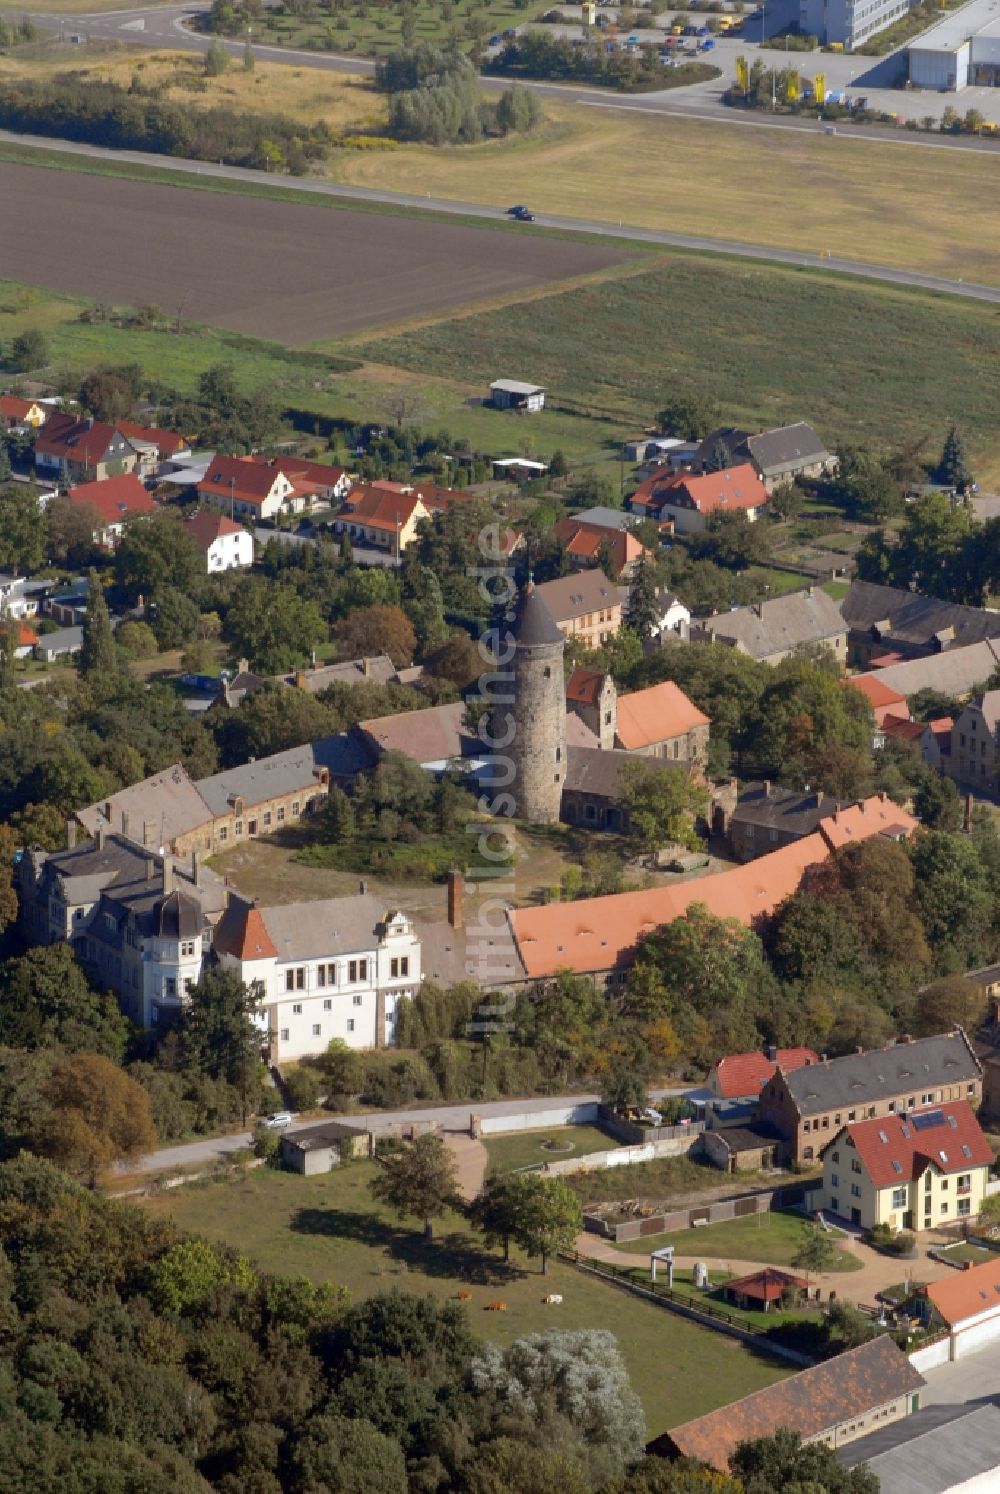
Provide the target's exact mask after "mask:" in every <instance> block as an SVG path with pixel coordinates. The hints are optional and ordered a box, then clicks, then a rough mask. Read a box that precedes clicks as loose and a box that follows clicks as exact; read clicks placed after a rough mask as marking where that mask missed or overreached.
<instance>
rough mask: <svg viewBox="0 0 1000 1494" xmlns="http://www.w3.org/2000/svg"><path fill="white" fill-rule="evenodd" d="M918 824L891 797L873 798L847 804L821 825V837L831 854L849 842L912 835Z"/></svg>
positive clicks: (884, 795) (880, 795)
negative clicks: (873, 837) (874, 836)
mask: <svg viewBox="0 0 1000 1494" xmlns="http://www.w3.org/2000/svg"><path fill="white" fill-rule="evenodd" d="M919 823H920V821H919V820H915V819H914V818H913V816H912V815H911V814H907V813H906V810H905V809H900V807H899V805H898V804H894V803H893V801H892V800H891V799H890V798H889V796H888V794H873V795H872V797H871V798H870V799H862V800H861V802H860V803H859V804H848V805H846V806H845V807H844V808H843V809H837V810H834V812H833V814H831V815H830V816H829V817H828V818H827V819H825V820H821V821H820V825H819V833H820V834H821V835H822V837H823V839H824V840H825V841H826V843H827V845H828V846H829V847H830V849H831V851H836V850H837V849H838V848H839V847H840V846H846V845H847V844H848V842H849V841H852V840H869V839H870V838H871V837H872V836H873V835H888V834H896V833H897V832H901V833H905V834H907V835H912V834H913V832H914V830H916V828H917V826H918V825H919Z"/></svg>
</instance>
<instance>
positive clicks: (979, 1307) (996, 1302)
mask: <svg viewBox="0 0 1000 1494" xmlns="http://www.w3.org/2000/svg"><path fill="white" fill-rule="evenodd" d="M902 1310H903V1311H904V1312H905V1313H906V1315H907V1316H908V1317H913V1318H917V1319H918V1321H919V1322H920V1323H921V1324H922V1325H923V1327H924V1328H925V1329H926V1330H927V1331H928V1332H930V1333H934V1332H936V1331H938V1330H940V1329H941V1328H946V1329H947V1330H948V1339H947V1343H946V1344H945V1345H944V1346H943V1353H942V1356H941V1357H942V1360H943V1361H954V1360H956V1359H964V1358H965V1356H966V1354H974V1353H975V1352H976V1350H977V1349H984V1348H985V1347H986V1346H987V1344H994V1343H996V1341H997V1339H998V1338H1000V1257H998V1258H996V1259H994V1260H992V1261H990V1260H987V1261H983V1262H982V1264H981V1265H978V1266H974V1265H973V1266H967V1267H966V1268H965V1269H964V1270H962V1271H952V1272H950V1273H949V1274H948V1275H947V1276H945V1277H942V1279H941V1280H940V1281H931V1282H928V1283H927V1285H926V1286H918V1287H917V1288H916V1289H915V1291H914V1293H913V1295H912V1296H911V1297H909V1298H908V1299H907V1300H906V1301H905V1302H904V1303H903V1306H902Z"/></svg>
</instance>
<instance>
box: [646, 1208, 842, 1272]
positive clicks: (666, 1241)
mask: <svg viewBox="0 0 1000 1494" xmlns="http://www.w3.org/2000/svg"><path fill="white" fill-rule="evenodd" d="M805 1222H806V1221H805V1219H804V1218H803V1216H802V1215H801V1214H791V1213H780V1212H777V1211H775V1212H771V1213H768V1214H751V1215H748V1216H747V1217H746V1218H744V1219H732V1220H730V1221H729V1222H728V1223H726V1224H704V1225H702V1226H701V1228H700V1229H683V1230H675V1231H674V1232H673V1233H672V1234H667V1235H654V1236H651V1237H647V1238H646V1239H645V1240H630V1241H629V1242H628V1244H624V1245H619V1246H618V1247H617V1248H618V1249H619V1250H625V1251H628V1253H629V1254H630V1255H649V1253H650V1251H651V1250H660V1249H662V1248H663V1246H664V1245H672V1246H673V1247H674V1249H675V1250H676V1252H677V1254H678V1255H684V1256H698V1257H700V1258H703V1259H708V1258H711V1259H712V1260H730V1259H731V1260H736V1261H764V1262H766V1263H767V1264H768V1265H771V1266H790V1265H791V1264H792V1257H793V1256H794V1255H795V1254H796V1253H797V1251H798V1249H799V1246H800V1245H801V1243H802V1226H803V1224H804V1223H805ZM830 1236H831V1238H833V1239H839V1240H842V1239H843V1238H844V1236H843V1234H842V1232H841V1231H840V1230H831V1231H830ZM860 1265H861V1262H860V1261H859V1260H858V1259H857V1258H856V1257H855V1256H853V1255H848V1254H847V1252H846V1251H843V1250H838V1251H837V1253H836V1256H835V1258H834V1261H833V1263H832V1265H831V1266H829V1268H828V1269H829V1270H831V1271H857V1270H858V1269H859V1268H860Z"/></svg>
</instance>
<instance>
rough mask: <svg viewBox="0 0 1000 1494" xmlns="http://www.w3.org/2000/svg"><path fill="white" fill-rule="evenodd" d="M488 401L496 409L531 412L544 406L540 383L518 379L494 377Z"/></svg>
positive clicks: (543, 392)
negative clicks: (527, 382) (526, 382)
mask: <svg viewBox="0 0 1000 1494" xmlns="http://www.w3.org/2000/svg"><path fill="white" fill-rule="evenodd" d="M489 403H490V404H491V405H493V406H494V408H495V409H497V410H517V411H519V412H521V413H522V414H525V413H531V412H534V411H537V410H542V409H544V408H545V390H544V389H543V388H542V387H541V385H540V384H525V383H523V382H522V381H521V380H519V379H494V380H493V383H492V384H491V385H490V398H489Z"/></svg>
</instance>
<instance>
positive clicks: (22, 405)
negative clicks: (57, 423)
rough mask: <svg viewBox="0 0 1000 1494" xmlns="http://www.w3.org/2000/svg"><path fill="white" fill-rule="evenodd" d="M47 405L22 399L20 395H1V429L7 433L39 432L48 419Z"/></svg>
mask: <svg viewBox="0 0 1000 1494" xmlns="http://www.w3.org/2000/svg"><path fill="white" fill-rule="evenodd" d="M48 413H49V412H48V410H47V408H46V407H45V405H40V404H39V403H38V401H37V400H34V399H22V398H21V396H20V395H19V394H0V429H2V430H7V431H37V430H38V428H39V426H41V425H44V424H45V421H46V418H47V417H48Z"/></svg>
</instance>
